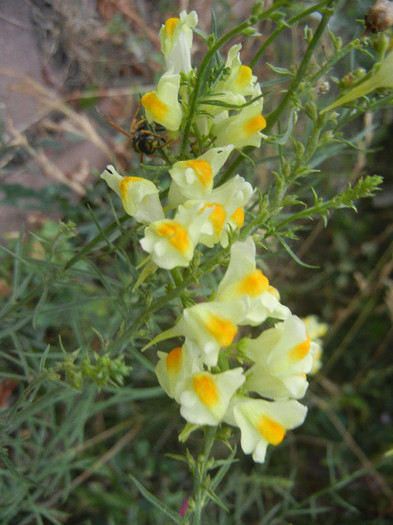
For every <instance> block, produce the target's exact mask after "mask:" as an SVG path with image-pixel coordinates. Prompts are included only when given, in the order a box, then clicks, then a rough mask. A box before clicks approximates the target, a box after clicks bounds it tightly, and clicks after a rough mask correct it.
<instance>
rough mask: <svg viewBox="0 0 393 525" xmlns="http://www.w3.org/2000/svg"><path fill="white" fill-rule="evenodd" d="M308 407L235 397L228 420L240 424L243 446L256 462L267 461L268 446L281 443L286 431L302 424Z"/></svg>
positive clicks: (245, 451) (230, 422) (227, 416)
mask: <svg viewBox="0 0 393 525" xmlns="http://www.w3.org/2000/svg"><path fill="white" fill-rule="evenodd" d="M306 414H307V408H306V407H305V406H303V405H301V404H300V403H299V402H298V401H295V400H292V399H291V400H289V401H265V400H262V399H248V400H246V401H242V400H240V401H239V400H235V401H234V403H233V404H232V406H231V407H230V409H229V411H228V413H227V414H226V416H225V421H226V422H227V423H229V424H231V425H235V426H238V427H239V428H240V432H241V440H240V443H241V447H242V449H243V452H244V453H245V454H252V457H253V459H254V461H256V462H257V463H264V461H265V457H266V449H267V447H268V445H279V444H280V443H281V441H282V440H283V439H284V437H285V434H286V431H287V430H289V429H292V428H296V427H298V426H300V425H301V424H302V423H303V422H304V419H305V417H306Z"/></svg>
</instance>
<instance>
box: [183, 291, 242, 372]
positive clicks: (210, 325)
mask: <svg viewBox="0 0 393 525" xmlns="http://www.w3.org/2000/svg"><path fill="white" fill-rule="evenodd" d="M241 307H243V311H242V310H241V308H238V307H237V306H233V305H232V304H231V303H217V302H215V301H210V302H208V303H199V304H196V305H194V306H191V307H189V308H186V309H185V310H184V312H183V315H182V316H181V318H180V320H179V322H178V323H177V325H176V327H175V330H176V334H177V335H181V336H184V337H186V338H189V339H191V340H193V341H195V342H196V344H197V345H198V347H199V350H200V353H201V356H202V360H203V362H204V363H205V364H206V365H207V366H215V365H216V364H217V360H218V354H219V351H220V348H225V347H226V346H229V345H230V344H232V342H233V340H234V338H235V335H236V334H237V321H238V320H239V319H241V318H242V317H243V315H244V313H245V309H246V307H245V305H244V306H241Z"/></svg>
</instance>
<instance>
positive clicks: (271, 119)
mask: <svg viewBox="0 0 393 525" xmlns="http://www.w3.org/2000/svg"><path fill="white" fill-rule="evenodd" d="M332 1H333V0H330V1H329V2H328V4H331V3H332ZM332 14H333V12H332V11H331V10H330V9H325V12H324V13H323V16H322V19H321V21H320V23H319V25H318V27H317V29H316V31H315V33H314V36H313V38H312V40H311V42H310V44H309V46H308V47H307V49H306V52H305V53H304V57H303V60H302V61H301V63H300V66H299V69H298V71H297V73H296V76H295V77H294V79H293V80H292V82H291V84H290V86H289V88H288V90H287V92H286V93H285V95H284V97H283V99H282V100H281V102H280V104H279V105H278V107H277V108H276V109H275V110H274V111H272V112H271V113H269V115H267V117H266V122H267V126H266V130H265V131H266V132H268V131H269V130H270V129H271V128H272V127H273V125H274V124H275V123H276V122H277V120H278V118H279V116H280V115H281V113H282V111H283V110H284V109H285V107H286V106H287V104H288V102H289V100H290V99H291V97H292V95H293V93H294V92H295V91H296V88H297V87H298V86H299V84H300V83H301V82H302V80H304V77H305V76H306V72H307V68H308V65H309V62H310V60H311V57H312V55H313V53H314V50H315V48H316V46H317V44H318V42H319V40H320V38H321V36H322V34H323V32H324V31H325V29H326V26H327V24H328V22H329V20H330V17H331V16H332Z"/></svg>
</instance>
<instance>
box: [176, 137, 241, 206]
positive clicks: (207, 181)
mask: <svg viewBox="0 0 393 525" xmlns="http://www.w3.org/2000/svg"><path fill="white" fill-rule="evenodd" d="M232 150H233V146H232V145H231V144H230V145H229V146H224V147H222V148H211V149H209V150H208V151H207V152H206V153H204V154H203V155H200V156H199V157H197V158H195V159H191V160H181V161H179V162H175V164H174V165H173V166H172V168H171V169H170V170H169V173H170V175H171V177H172V184H171V186H170V189H169V195H168V205H169V207H170V208H176V207H177V206H178V205H179V204H182V203H183V202H185V201H186V200H187V199H193V200H195V199H203V198H204V197H205V196H206V195H208V194H209V193H210V192H211V191H212V188H213V180H214V177H215V176H216V175H217V173H218V172H219V171H220V169H221V168H222V166H223V165H224V164H225V162H226V160H227V159H228V157H229V155H230V153H231V151H232Z"/></svg>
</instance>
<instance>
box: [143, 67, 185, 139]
mask: <svg viewBox="0 0 393 525" xmlns="http://www.w3.org/2000/svg"><path fill="white" fill-rule="evenodd" d="M179 86H180V75H179V74H173V73H171V72H167V73H164V75H162V77H161V78H160V80H159V81H158V84H157V91H150V92H149V93H146V94H145V95H143V97H142V99H141V104H142V106H143V107H144V108H145V113H146V118H147V120H148V122H153V121H154V122H157V124H161V125H162V126H164V127H165V128H166V129H168V130H169V131H177V130H178V129H179V127H180V124H181V120H182V110H181V105H180V102H179V100H178V93H179Z"/></svg>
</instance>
